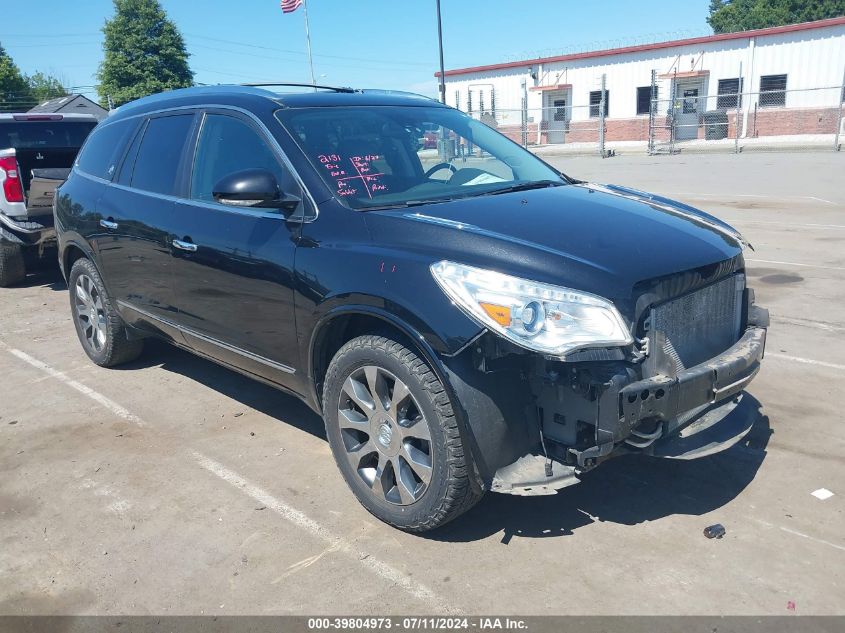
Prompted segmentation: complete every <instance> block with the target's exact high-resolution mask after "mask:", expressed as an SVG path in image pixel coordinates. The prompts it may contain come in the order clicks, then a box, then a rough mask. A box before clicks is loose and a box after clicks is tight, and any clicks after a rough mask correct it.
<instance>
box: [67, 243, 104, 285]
mask: <svg viewBox="0 0 845 633" xmlns="http://www.w3.org/2000/svg"><path fill="white" fill-rule="evenodd" d="M61 248H62V250H61V255H60V256H59V264H60V265H61V270H62V274H63V275H64V277H65V280H66V281H69V280H70V269H71V267H72V266H73V264H74V262H75V261H76V260H77V259H82V258H85V259H88V260H90V261H91V263H92V264H93V265H94V267H95V268H96V269H97V272H100V267H99V266H98V265H97V261H96V259H95V258H94V253H93V252H92V251H91V248H90V247H89V246H88V245H87V244H86V243H85V242H84V241H82V240H78V239H73V238H70V239H65V240H63V244H62V247H61ZM100 277H102V274H100ZM104 283H105V282H104Z"/></svg>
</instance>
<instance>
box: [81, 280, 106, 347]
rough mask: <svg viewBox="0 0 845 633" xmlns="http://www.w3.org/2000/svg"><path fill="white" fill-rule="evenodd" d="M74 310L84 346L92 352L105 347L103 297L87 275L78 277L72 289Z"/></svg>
mask: <svg viewBox="0 0 845 633" xmlns="http://www.w3.org/2000/svg"><path fill="white" fill-rule="evenodd" d="M74 308H75V313H76V319H77V322H78V323H79V326H80V331H81V332H82V334H83V335H84V337H85V344H86V345H87V346H88V348H89V349H91V350H92V351H94V352H97V353H99V352H101V351H102V350H103V348H104V347H105V345H106V312H105V309H104V307H103V297H102V295H101V294H100V291H99V290H98V289H97V286H96V285H95V284H94V282H93V281H92V279H91V278H90V277H89V276H88V275H79V277H78V278H77V279H76V286H75V288H74Z"/></svg>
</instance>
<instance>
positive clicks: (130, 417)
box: [0, 341, 146, 426]
mask: <svg viewBox="0 0 845 633" xmlns="http://www.w3.org/2000/svg"><path fill="white" fill-rule="evenodd" d="M0 348H2V349H4V350H6V351H7V352H9V353H10V354H11V355H12V356H15V357H17V358H19V359H21V360H22V361H24V362H25V363H27V364H29V365H31V366H32V367H35V368H36V369H39V370H41V371H43V372H44V373H45V374H47V375H48V376H50V377H51V378H55V379H56V380H58V381H59V382H61V383H64V384H65V385H67V386H68V387H70V388H71V389H76V390H77V391H78V392H79V393H81V394H82V395H84V396H87V397H89V398H91V400H93V401H94V402H96V403H97V404H99V405H102V406H103V407H105V408H106V409H108V410H109V411H111V412H112V413H114V414H115V415H116V416H118V417H120V418H123V419H124V420H126V421H127V422H131V423H132V424H137V425H138V426H146V424H145V422H144V421H143V420H142V419H141V418H139V417H138V416H137V415H135V414H134V413H130V412H129V411H127V410H126V409H124V408H123V407H122V406H120V405H119V404H117V403H116V402H115V401H114V400H110V399H109V398H107V397H106V396H104V395H103V394H101V393H100V392H98V391H94V390H93V389H91V387H88V386H86V385H83V384H82V383H81V382H77V381H76V380H73V379H72V378H68V377H67V376H65V375H64V374H63V373H62V372H60V371H59V370H58V369H53V368H52V367H50V366H49V365H48V364H47V363H45V362H43V361H40V360H38V359H37V358H33V357H32V356H30V355H29V354H27V353H26V352H22V351H21V350H19V349H15V348H14V347H9V346H8V345H6V344H5V343H4V342H3V341H0Z"/></svg>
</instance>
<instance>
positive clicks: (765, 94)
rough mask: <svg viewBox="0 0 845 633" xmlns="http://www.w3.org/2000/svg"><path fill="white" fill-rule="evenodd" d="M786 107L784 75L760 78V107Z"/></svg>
mask: <svg viewBox="0 0 845 633" xmlns="http://www.w3.org/2000/svg"><path fill="white" fill-rule="evenodd" d="M785 105H786V75H763V76H762V77H760V107H761V108H776V107H783V106H785Z"/></svg>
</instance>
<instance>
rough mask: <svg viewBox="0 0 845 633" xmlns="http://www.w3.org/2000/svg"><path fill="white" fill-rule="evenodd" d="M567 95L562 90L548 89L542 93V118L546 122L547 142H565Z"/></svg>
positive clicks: (567, 119) (567, 118)
mask: <svg viewBox="0 0 845 633" xmlns="http://www.w3.org/2000/svg"><path fill="white" fill-rule="evenodd" d="M567 97H568V95H567V94H566V91H564V90H550V91H548V92H546V93H544V97H543V101H544V107H543V120H544V121H545V123H546V130H547V131H548V142H549V143H564V142H566V128H567V125H568V122H569V116H568V111H567Z"/></svg>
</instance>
